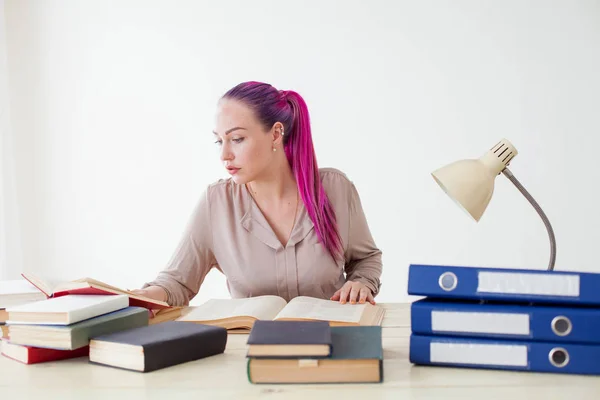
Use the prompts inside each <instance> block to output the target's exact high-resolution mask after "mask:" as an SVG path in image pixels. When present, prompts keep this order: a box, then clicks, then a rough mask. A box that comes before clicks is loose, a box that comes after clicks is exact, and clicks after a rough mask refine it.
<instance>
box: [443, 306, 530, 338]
mask: <svg viewBox="0 0 600 400" xmlns="http://www.w3.org/2000/svg"><path fill="white" fill-rule="evenodd" d="M431 330H432V331H433V332H466V333H496V334H506V335H529V334H530V330H529V315H528V314H516V313H483V312H462V311H432V312H431Z"/></svg>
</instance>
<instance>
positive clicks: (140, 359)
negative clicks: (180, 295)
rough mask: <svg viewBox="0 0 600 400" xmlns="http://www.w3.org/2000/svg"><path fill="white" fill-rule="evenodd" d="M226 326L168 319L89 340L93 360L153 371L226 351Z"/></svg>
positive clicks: (119, 366) (104, 363)
mask: <svg viewBox="0 0 600 400" xmlns="http://www.w3.org/2000/svg"><path fill="white" fill-rule="evenodd" d="M226 344H227V330H226V329H225V328H221V327H217V326H210V325H202V324H195V323H191V322H177V321H169V322H163V323H161V324H156V325H149V326H144V327H141V328H134V329H129V330H127V331H122V332H117V333H112V334H110V335H102V336H98V337H94V338H92V340H91V341H90V362H92V363H95V364H102V365H109V366H113V367H118V368H123V369H129V370H134V371H140V372H150V371H154V370H157V369H161V368H165V367H170V366H173V365H177V364H182V363H185V362H188V361H194V360H198V359H201V358H205V357H209V356H213V355H216V354H220V353H223V352H224V351H225V345H226Z"/></svg>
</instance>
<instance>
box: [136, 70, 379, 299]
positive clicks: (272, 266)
mask: <svg viewBox="0 0 600 400" xmlns="http://www.w3.org/2000/svg"><path fill="white" fill-rule="evenodd" d="M213 134H214V137H215V141H216V143H217V144H218V146H220V148H221V160H222V161H223V164H224V166H225V168H226V169H227V171H228V172H229V174H230V175H231V178H229V179H226V180H219V181H218V182H215V183H213V184H211V185H210V186H209V187H208V188H207V189H206V190H205V192H204V194H203V196H202V198H201V199H200V201H199V203H198V205H197V207H196V209H195V211H194V213H193V215H192V218H191V220H190V222H189V223H188V226H187V228H186V230H185V233H184V235H183V238H182V240H181V242H180V244H179V246H178V248H177V250H176V251H175V254H174V255H173V257H172V259H171V261H170V262H169V264H168V266H167V267H166V268H165V269H164V270H163V271H162V272H160V273H159V275H158V277H157V278H156V279H155V280H154V281H153V282H149V283H146V284H145V285H144V286H143V289H141V290H138V291H137V292H138V293H140V294H142V295H145V296H148V297H151V298H154V299H158V300H163V301H167V302H168V303H169V304H170V305H173V306H180V305H187V304H188V303H189V301H190V299H192V298H193V297H194V296H195V295H196V294H197V293H198V291H199V289H200V286H201V285H202V282H203V280H204V278H205V277H206V274H207V273H208V272H209V271H210V269H211V268H213V267H214V268H217V269H218V270H220V271H221V272H223V273H224V274H225V276H226V278H227V286H228V289H229V292H230V294H231V296H232V297H234V298H238V297H251V296H260V295H267V294H269V295H277V296H281V297H283V298H284V299H286V300H288V301H289V300H291V299H292V298H294V297H296V296H312V297H317V298H325V299H331V300H335V301H339V302H341V303H346V302H347V301H349V302H350V303H356V302H359V303H364V302H365V301H369V302H370V303H372V304H375V300H374V297H375V296H376V295H377V292H378V291H379V287H380V281H379V279H380V276H381V269H382V265H381V251H380V250H379V249H378V248H377V247H376V246H375V243H374V241H373V238H372V237H371V233H370V231H369V228H368V225H367V221H366V218H365V215H364V214H363V210H362V207H361V203H360V199H359V196H358V193H357V191H356V189H355V187H354V185H353V184H352V183H351V182H350V181H349V180H348V179H347V178H346V176H345V175H344V174H343V173H341V172H340V171H338V170H335V169H321V170H319V169H318V167H317V161H316V158H315V151H314V148H313V142H312V136H311V129H310V121H309V114H308V109H307V107H306V104H305V103H304V100H303V99H302V97H300V95H299V94H298V93H296V92H293V91H278V90H277V89H275V88H274V87H273V86H271V85H269V84H266V83H260V82H245V83H241V84H239V85H237V86H236V87H234V88H232V89H231V90H229V91H228V92H227V93H226V94H225V95H224V96H223V97H222V98H221V100H220V101H219V104H218V112H217V118H216V130H215V131H214V132H213ZM344 273H345V274H346V276H345V277H344Z"/></svg>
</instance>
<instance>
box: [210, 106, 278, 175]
mask: <svg viewBox="0 0 600 400" xmlns="http://www.w3.org/2000/svg"><path fill="white" fill-rule="evenodd" d="M213 134H214V136H215V142H216V143H217V145H218V146H219V147H220V150H221V161H223V164H224V166H225V169H227V172H228V173H229V174H230V175H231V177H232V179H233V181H234V182H235V183H237V184H245V183H248V182H251V181H253V180H256V179H257V177H260V175H261V174H263V173H264V172H265V171H266V170H267V168H268V166H269V165H270V164H272V160H273V157H274V152H273V146H274V143H273V135H271V134H269V131H265V128H264V127H263V125H262V124H261V123H260V122H259V121H258V119H257V118H256V117H255V115H254V112H253V111H252V110H251V109H250V108H249V107H247V106H246V105H245V104H244V103H242V102H239V101H236V100H231V99H221V101H220V102H219V104H218V107H217V115H216V127H215V130H214V131H213Z"/></svg>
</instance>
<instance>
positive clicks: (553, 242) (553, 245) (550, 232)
mask: <svg viewBox="0 0 600 400" xmlns="http://www.w3.org/2000/svg"><path fill="white" fill-rule="evenodd" d="M502 173H503V174H504V176H506V177H507V178H508V180H509V181H511V182H512V183H513V184H514V185H515V186H516V187H517V189H519V191H520V192H521V193H522V194H523V196H525V198H526V199H527V200H528V201H529V202H530V203H531V205H532V206H533V208H535V211H537V213H538V214H539V215H540V217H542V221H544V225H545V226H546V229H547V230H548V236H549V238H550V262H549V263H548V270H549V271H552V270H554V262H555V261H556V239H555V238H554V231H553V230H552V225H550V221H549V220H548V217H546V214H544V211H542V208H541V207H540V205H539V204H538V203H537V202H536V201H535V200H534V199H533V197H532V196H531V195H530V194H529V192H528V191H527V190H526V189H525V188H524V187H523V185H521V183H520V182H519V181H518V180H517V178H515V176H514V175H513V174H512V172H510V170H509V169H508V168H504V169H503V170H502Z"/></svg>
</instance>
